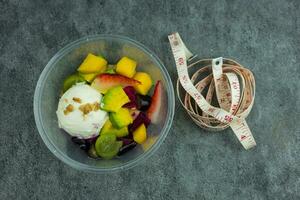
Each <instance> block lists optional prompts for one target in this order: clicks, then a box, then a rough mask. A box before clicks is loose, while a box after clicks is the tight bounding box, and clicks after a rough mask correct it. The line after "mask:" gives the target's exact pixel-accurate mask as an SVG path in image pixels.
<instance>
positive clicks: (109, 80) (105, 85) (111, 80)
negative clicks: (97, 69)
mask: <svg viewBox="0 0 300 200" xmlns="http://www.w3.org/2000/svg"><path fill="white" fill-rule="evenodd" d="M139 84H141V83H140V82H139V81H137V80H134V79H131V78H127V77H126V76H122V75H119V74H100V75H98V76H97V77H96V78H95V80H94V81H93V83H92V85H91V86H92V87H93V88H95V89H96V90H98V91H99V92H100V93H103V94H105V93H106V92H107V90H108V89H110V88H112V87H115V86H122V87H126V86H137V85H139Z"/></svg>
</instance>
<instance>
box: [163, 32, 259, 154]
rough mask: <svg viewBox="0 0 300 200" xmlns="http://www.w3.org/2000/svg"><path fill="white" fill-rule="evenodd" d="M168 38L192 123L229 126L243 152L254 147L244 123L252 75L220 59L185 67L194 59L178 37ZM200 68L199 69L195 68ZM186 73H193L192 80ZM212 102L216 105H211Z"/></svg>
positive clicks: (250, 102) (207, 126)
mask: <svg viewBox="0 0 300 200" xmlns="http://www.w3.org/2000/svg"><path fill="white" fill-rule="evenodd" d="M168 38H169V42H170V45H171V49H172V53H173V56H174V59H175V64H176V68H177V72H178V81H177V95H178V97H179V100H180V102H181V104H182V105H183V107H184V108H185V109H186V111H187V112H188V114H189V116H190V117H191V118H192V120H193V121H194V122H195V123H196V124H197V125H198V126H200V127H202V128H204V129H206V130H210V131H221V130H224V129H226V128H228V127H231V129H232V130H233V132H234V134H235V135H236V137H237V138H238V140H239V141H240V143H241V144H242V145H243V147H244V148H245V149H250V148H252V147H254V146H256V142H255V140H254V137H253V135H252V133H251V131H250V129H249V127H248V125H247V123H246V120H245V118H246V117H247V116H248V114H249V113H250V111H251V109H252V106H253V103H254V97H255V79H254V76H253V74H252V72H251V71H250V70H248V69H247V68H245V67H243V66H242V65H240V64H239V63H237V62H235V61H233V60H230V59H225V58H222V57H220V58H215V59H203V60H198V61H196V62H193V63H192V64H189V65H188V60H189V61H190V60H193V59H194V58H195V56H193V54H192V53H191V52H190V51H189V50H188V49H187V48H186V46H185V44H184V43H183V41H182V39H181V38H180V35H179V34H178V33H173V34H171V35H169V36H168ZM199 66H201V68H199V69H197V67H199ZM189 71H193V72H194V73H193V74H192V76H191V78H190V76H189V73H188V72H189ZM179 82H180V84H181V87H182V89H180V85H179ZM181 91H183V92H181ZM202 93H206V96H205V97H204V96H203V95H202ZM214 99H216V101H217V103H215V104H218V105H212V104H213V100H214Z"/></svg>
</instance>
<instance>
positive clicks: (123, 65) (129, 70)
mask: <svg viewBox="0 0 300 200" xmlns="http://www.w3.org/2000/svg"><path fill="white" fill-rule="evenodd" d="M136 64H137V63H136V61H134V60H132V59H130V58H128V57H126V56H125V57H123V58H121V60H119V62H118V63H117V68H116V72H117V73H118V74H121V75H123V76H126V77H128V78H132V77H133V76H134V74H135V72H136V71H135V68H136Z"/></svg>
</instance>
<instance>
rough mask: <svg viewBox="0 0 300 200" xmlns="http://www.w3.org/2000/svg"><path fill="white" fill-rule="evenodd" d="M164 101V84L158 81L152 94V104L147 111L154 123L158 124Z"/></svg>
mask: <svg viewBox="0 0 300 200" xmlns="http://www.w3.org/2000/svg"><path fill="white" fill-rule="evenodd" d="M161 102H162V85H161V82H160V81H157V83H156V85H155V89H154V93H153V95H152V100H151V105H150V107H149V109H148V111H147V116H148V118H149V119H150V120H151V122H152V123H154V124H156V123H157V122H158V121H159V112H160V109H161V104H162V103H161Z"/></svg>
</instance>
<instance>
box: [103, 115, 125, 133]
mask: <svg viewBox="0 0 300 200" xmlns="http://www.w3.org/2000/svg"><path fill="white" fill-rule="evenodd" d="M128 133H129V132H128V127H127V126H125V127H123V128H121V129H117V128H114V127H113V125H112V123H111V121H110V120H109V119H108V120H107V121H106V122H105V124H104V125H103V127H102V129H101V132H100V135H103V134H114V135H116V136H117V137H125V136H127V135H128Z"/></svg>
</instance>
